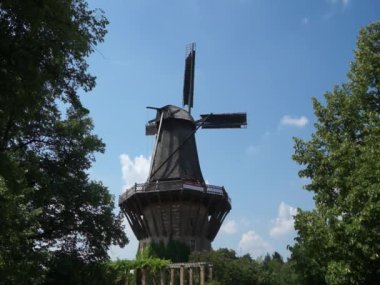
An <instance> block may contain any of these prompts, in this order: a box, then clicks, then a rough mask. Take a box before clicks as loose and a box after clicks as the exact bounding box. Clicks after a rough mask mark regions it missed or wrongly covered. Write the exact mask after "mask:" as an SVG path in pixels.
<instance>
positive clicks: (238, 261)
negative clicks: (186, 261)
mask: <svg viewBox="0 0 380 285" xmlns="http://www.w3.org/2000/svg"><path fill="white" fill-rule="evenodd" d="M190 261H203V262H210V263H212V264H213V266H214V273H213V275H214V278H215V281H218V282H219V283H220V284H221V285H229V284H241V285H244V284H246V285H252V284H259V283H258V263H257V262H256V261H255V260H252V258H251V257H250V256H249V255H244V256H242V257H237V256H236V252H235V251H233V250H231V249H226V248H222V249H218V250H216V251H209V252H207V251H202V252H193V253H191V255H190ZM217 284H218V283H217Z"/></svg>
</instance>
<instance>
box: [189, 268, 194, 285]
mask: <svg viewBox="0 0 380 285" xmlns="http://www.w3.org/2000/svg"><path fill="white" fill-rule="evenodd" d="M189 285H193V268H191V267H190V268H189Z"/></svg>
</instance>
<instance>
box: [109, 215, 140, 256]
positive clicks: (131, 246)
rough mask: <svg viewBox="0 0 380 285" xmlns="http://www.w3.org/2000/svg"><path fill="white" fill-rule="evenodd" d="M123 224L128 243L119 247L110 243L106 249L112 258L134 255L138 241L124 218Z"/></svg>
mask: <svg viewBox="0 0 380 285" xmlns="http://www.w3.org/2000/svg"><path fill="white" fill-rule="evenodd" d="M123 225H124V226H125V229H124V231H125V232H126V233H127V237H128V239H129V243H128V244H127V245H126V246H125V247H124V248H121V247H120V246H118V245H111V246H110V248H109V250H108V255H109V256H110V258H111V259H112V260H116V259H134V258H135V257H136V253H137V248H138V245H139V241H138V240H137V239H136V237H135V235H134V233H133V231H132V229H131V227H130V226H129V224H128V222H127V220H126V218H124V220H123Z"/></svg>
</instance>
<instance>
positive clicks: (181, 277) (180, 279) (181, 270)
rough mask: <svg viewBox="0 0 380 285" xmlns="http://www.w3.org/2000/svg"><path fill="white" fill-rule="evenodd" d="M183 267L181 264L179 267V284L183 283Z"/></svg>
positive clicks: (182, 284)
mask: <svg viewBox="0 0 380 285" xmlns="http://www.w3.org/2000/svg"><path fill="white" fill-rule="evenodd" d="M184 273H185V268H184V267H183V266H181V268H180V269H179V285H184V284H185V282H184V281H185V274H184Z"/></svg>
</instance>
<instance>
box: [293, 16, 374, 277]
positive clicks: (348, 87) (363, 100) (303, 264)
mask: <svg viewBox="0 0 380 285" xmlns="http://www.w3.org/2000/svg"><path fill="white" fill-rule="evenodd" d="M325 100H326V102H325V103H324V104H323V103H321V102H319V101H317V100H316V99H313V106H314V110H315V115H316V118H317V123H316V124H315V127H316V131H315V132H314V133H313V135H312V138H311V139H310V140H309V141H303V140H301V139H296V140H295V154H294V156H293V158H294V160H296V161H297V162H298V163H299V164H301V165H303V166H304V169H303V170H301V171H300V172H299V175H300V176H301V177H306V178H308V179H310V183H309V184H308V185H306V186H305V188H306V189H307V190H309V191H312V192H313V193H314V200H315V210H313V211H299V212H298V214H297V216H296V219H295V228H296V230H297V231H298V236H297V237H296V244H295V245H294V246H293V247H292V248H291V251H292V259H293V261H294V264H295V266H296V268H297V270H298V271H299V272H300V273H301V274H300V275H301V276H303V282H304V283H305V284H325V283H326V284H379V283H380V227H379V222H378V221H379V220H380V22H374V23H372V24H370V25H369V26H368V27H366V28H363V29H362V30H361V31H360V34H359V37H358V42H357V49H356V51H355V60H354V62H353V63H352V65H351V68H350V71H349V73H348V82H347V83H345V84H343V85H341V86H337V87H335V88H334V90H333V91H332V92H328V93H327V94H325Z"/></svg>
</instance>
